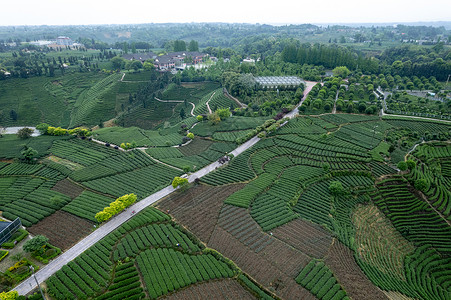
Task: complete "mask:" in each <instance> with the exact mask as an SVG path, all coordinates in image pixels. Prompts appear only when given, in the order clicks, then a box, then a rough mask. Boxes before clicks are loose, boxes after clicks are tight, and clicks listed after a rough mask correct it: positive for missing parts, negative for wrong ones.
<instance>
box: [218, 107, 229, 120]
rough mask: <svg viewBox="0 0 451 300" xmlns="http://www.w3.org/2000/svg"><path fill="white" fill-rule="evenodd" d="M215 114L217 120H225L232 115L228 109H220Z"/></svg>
mask: <svg viewBox="0 0 451 300" xmlns="http://www.w3.org/2000/svg"><path fill="white" fill-rule="evenodd" d="M216 112H217V113H218V116H219V118H221V120H225V119H227V118H228V117H230V115H231V114H232V113H231V112H230V109H229V108H220V109H217V110H216Z"/></svg>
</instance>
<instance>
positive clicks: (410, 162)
mask: <svg viewBox="0 0 451 300" xmlns="http://www.w3.org/2000/svg"><path fill="white" fill-rule="evenodd" d="M406 164H407V168H408V169H409V170H413V169H415V167H416V166H417V163H416V162H415V161H414V160H412V159H409V160H408V161H407V162H406Z"/></svg>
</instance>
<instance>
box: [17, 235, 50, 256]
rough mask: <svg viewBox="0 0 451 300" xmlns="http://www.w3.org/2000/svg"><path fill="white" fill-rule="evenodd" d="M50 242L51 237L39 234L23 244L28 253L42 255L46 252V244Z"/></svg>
mask: <svg viewBox="0 0 451 300" xmlns="http://www.w3.org/2000/svg"><path fill="white" fill-rule="evenodd" d="M48 242H49V239H48V238H46V237H45V236H43V235H37V236H35V237H34V238H32V239H31V240H28V241H27V242H26V243H25V244H24V245H23V250H24V251H25V252H28V253H33V252H34V253H36V254H39V255H40V254H42V253H44V246H45V245H47V243H48Z"/></svg>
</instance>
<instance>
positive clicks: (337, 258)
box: [325, 240, 387, 299]
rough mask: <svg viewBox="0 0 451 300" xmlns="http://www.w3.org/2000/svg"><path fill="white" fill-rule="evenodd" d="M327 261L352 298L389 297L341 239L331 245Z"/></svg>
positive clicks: (327, 264)
mask: <svg viewBox="0 0 451 300" xmlns="http://www.w3.org/2000/svg"><path fill="white" fill-rule="evenodd" d="M325 263H326V266H327V267H329V269H330V270H331V271H332V273H333V274H334V276H335V277H336V278H337V280H338V282H339V283H340V285H341V286H342V287H343V289H344V290H345V291H346V293H347V294H348V296H349V297H350V298H351V299H387V298H386V296H385V294H384V293H382V291H381V290H379V289H378V288H377V287H375V286H374V285H373V284H372V283H371V282H370V281H369V280H368V278H367V277H366V275H365V274H364V273H363V272H362V270H360V268H359V266H358V265H357V263H356V262H355V260H354V257H353V255H352V252H351V250H349V248H347V247H346V246H344V245H343V244H342V243H340V242H339V241H337V240H335V241H334V243H333V245H332V247H330V249H329V253H328V254H327V257H326V258H325Z"/></svg>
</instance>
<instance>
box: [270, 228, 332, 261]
mask: <svg viewBox="0 0 451 300" xmlns="http://www.w3.org/2000/svg"><path fill="white" fill-rule="evenodd" d="M273 234H274V236H275V237H277V238H278V239H280V240H282V241H284V242H285V243H287V244H289V245H290V246H292V247H294V248H295V249H298V250H300V251H301V252H303V253H305V254H307V255H309V256H312V257H314V258H323V257H324V256H325V255H326V254H327V251H328V250H329V247H330V245H331V244H332V236H331V235H330V234H329V233H328V232H327V231H326V230H324V229H323V228H321V227H320V226H318V225H316V224H313V223H311V222H308V221H304V220H301V219H296V220H294V221H292V222H289V223H287V224H285V225H283V226H281V227H278V228H276V229H274V231H273Z"/></svg>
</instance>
